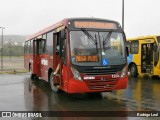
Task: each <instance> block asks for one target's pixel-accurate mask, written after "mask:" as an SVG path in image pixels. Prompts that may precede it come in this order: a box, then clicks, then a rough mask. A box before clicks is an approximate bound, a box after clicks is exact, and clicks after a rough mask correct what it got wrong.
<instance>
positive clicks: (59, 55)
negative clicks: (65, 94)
mask: <svg viewBox="0 0 160 120" xmlns="http://www.w3.org/2000/svg"><path fill="white" fill-rule="evenodd" d="M62 31H63V32H62ZM62 31H59V32H57V33H54V41H55V43H54V51H55V52H54V60H53V68H54V71H55V70H56V68H57V66H58V64H59V65H60V69H59V71H58V74H59V75H58V76H54V77H55V78H54V79H55V81H56V82H58V84H59V85H60V87H61V88H63V87H64V83H63V82H64V81H63V77H64V76H63V75H64V61H65V59H66V57H65V52H66V50H65V49H64V48H65V47H66V46H65V44H66V40H64V39H65V38H62V35H61V34H65V33H64V31H65V30H64V29H63V30H62ZM64 46H65V47H64Z"/></svg>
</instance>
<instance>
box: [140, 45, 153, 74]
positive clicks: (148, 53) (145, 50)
mask: <svg viewBox="0 0 160 120" xmlns="http://www.w3.org/2000/svg"><path fill="white" fill-rule="evenodd" d="M141 49H142V50H141V51H142V54H141V72H142V73H152V72H153V43H147V44H142V46H141Z"/></svg>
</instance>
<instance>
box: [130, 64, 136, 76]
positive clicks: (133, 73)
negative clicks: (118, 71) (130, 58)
mask: <svg viewBox="0 0 160 120" xmlns="http://www.w3.org/2000/svg"><path fill="white" fill-rule="evenodd" d="M129 70H130V75H131V76H132V77H137V76H138V70H137V66H136V65H135V64H131V66H130V69H129Z"/></svg>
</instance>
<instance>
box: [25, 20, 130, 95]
mask: <svg viewBox="0 0 160 120" xmlns="http://www.w3.org/2000/svg"><path fill="white" fill-rule="evenodd" d="M24 51H25V53H24V67H25V68H26V69H28V70H29V72H30V77H31V79H32V78H41V79H43V80H45V81H47V82H49V83H50V87H51V89H52V91H54V92H58V91H65V92H67V93H83V92H104V91H111V90H118V89H125V88H126V87H127V82H128V72H127V69H128V66H127V53H126V37H125V34H124V32H123V30H122V29H121V26H120V24H119V23H118V22H116V21H112V20H106V19H100V18H65V19H63V20H61V21H59V22H58V23H56V24H53V25H51V26H49V27H47V28H45V29H43V30H41V31H39V32H37V33H35V34H33V35H31V36H29V37H28V38H27V40H26V41H25V48H24ZM57 66H59V71H58V74H57V75H54V71H55V70H56V69H57Z"/></svg>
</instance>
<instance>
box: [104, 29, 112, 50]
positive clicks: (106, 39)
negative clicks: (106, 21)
mask: <svg viewBox="0 0 160 120" xmlns="http://www.w3.org/2000/svg"><path fill="white" fill-rule="evenodd" d="M111 33H112V32H109V33H108V35H107V36H106V38H105V39H104V37H103V50H104V52H105V45H106V44H107V43H108V41H109V40H110V37H111Z"/></svg>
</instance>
